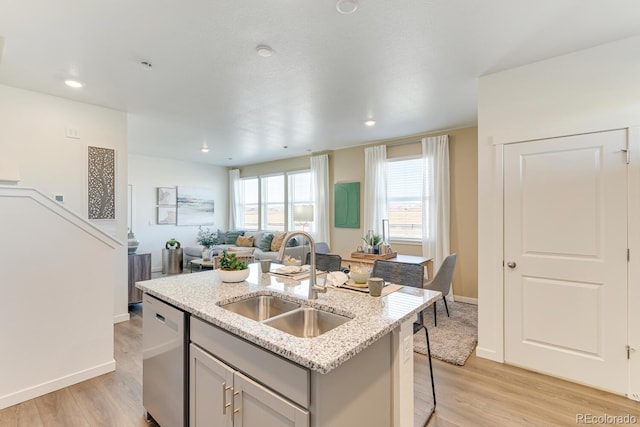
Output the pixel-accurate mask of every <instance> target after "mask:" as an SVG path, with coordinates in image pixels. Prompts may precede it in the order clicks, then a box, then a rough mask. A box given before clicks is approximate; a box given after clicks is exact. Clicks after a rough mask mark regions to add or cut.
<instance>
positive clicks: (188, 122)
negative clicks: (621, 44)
mask: <svg viewBox="0 0 640 427" xmlns="http://www.w3.org/2000/svg"><path fill="white" fill-rule="evenodd" d="M0 11H1V12H0V37H3V38H4V49H2V43H1V42H0V55H1V56H0V84H6V85H10V86H15V87H19V88H24V89H30V90H34V91H38V92H44V93H48V94H52V95H56V96H61V97H64V98H69V99H73V100H76V101H80V102H86V103H90V104H96V105H101V106H105V107H109V108H114V109H117V110H122V111H126V112H127V113H128V126H129V132H128V137H129V141H128V142H129V152H130V153H137V154H145V155H152V156H158V157H168V158H174V159H181V160H186V161H196V162H205V163H211V164H216V165H223V166H237V165H246V164H251V163H257V162H262V161H269V160H275V159H281V158H286V157H294V156H300V155H305V154H309V153H310V152H318V151H322V150H330V149H337V148H344V147H349V146H355V145H361V144H365V143H368V142H372V141H377V140H383V139H389V138H397V137H403V136H409V135H416V134H420V133H426V132H433V131H438V130H444V129H451V128H457V127H464V126H469V125H475V124H476V121H477V79H478V77H479V76H482V75H485V74H489V73H493V72H496V71H500V70H504V69H508V68H513V67H516V66H519V65H523V64H527V63H531V62H535V61H538V60H541V59H545V58H549V57H553V56H557V55H561V54H565V53H568V52H571V51H575V50H579V49H584V48H588V47H592V46H595V45H598V44H602V43H607V42H610V41H614V40H618V39H622V38H626V37H631V36H634V35H637V34H640V25H639V24H638V19H639V18H640V1H638V0H536V1H532V0H394V1H390V0H359V7H358V9H357V10H356V12H355V13H353V14H349V15H345V14H340V13H338V12H337V10H336V1H335V0H206V1H205V0H190V1H187V2H185V1H178V0H110V1H87V0H57V1H49V0H0ZM261 44H266V45H269V46H271V47H272V49H273V55H272V56H271V57H267V58H265V57H261V56H258V55H257V53H256V46H258V45H261ZM142 61H147V62H150V63H151V64H152V68H151V69H145V68H144V67H143V66H142V65H140V63H141V62H142ZM71 77H75V78H76V79H77V80H80V81H82V82H84V83H85V87H84V88H82V89H71V88H69V87H67V86H65V85H64V83H63V82H64V80H65V79H68V78H71ZM368 118H373V119H375V120H376V121H377V124H376V125H375V126H373V127H367V126H365V125H364V121H365V120H366V119H368ZM80 131H81V130H80ZM203 144H206V145H208V147H209V148H210V151H209V153H206V154H204V153H201V152H200V147H201V146H202V145H203ZM285 146H286V147H288V148H284V147H285ZM230 158H231V160H230Z"/></svg>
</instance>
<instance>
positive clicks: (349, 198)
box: [334, 182, 360, 228]
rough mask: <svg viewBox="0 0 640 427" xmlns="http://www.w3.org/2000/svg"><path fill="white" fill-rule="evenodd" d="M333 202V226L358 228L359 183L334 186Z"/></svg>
mask: <svg viewBox="0 0 640 427" xmlns="http://www.w3.org/2000/svg"><path fill="white" fill-rule="evenodd" d="M334 202H335V204H334V206H335V210H334V219H335V226H336V227H339V228H360V183H359V182H345V183H341V184H335V187H334Z"/></svg>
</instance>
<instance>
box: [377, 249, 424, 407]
mask: <svg viewBox="0 0 640 427" xmlns="http://www.w3.org/2000/svg"><path fill="white" fill-rule="evenodd" d="M371 276H372V277H382V278H383V279H384V280H385V281H386V282H391V283H395V284H398V285H403V286H411V287H413V288H422V287H423V284H424V268H423V267H422V265H420V264H411V263H407V262H395V261H386V260H380V259H377V260H375V262H374V263H373V272H372V273H371ZM423 313H424V310H423V311H421V312H420V313H418V320H417V321H416V322H413V333H414V334H415V333H416V332H418V331H419V330H420V329H424V333H425V335H426V338H427V356H428V358H429V375H430V376H431V392H432V393H433V408H434V409H435V407H436V387H435V384H434V382H433V366H432V363H431V345H430V343H429V331H428V330H427V326H426V325H425V324H424V316H423Z"/></svg>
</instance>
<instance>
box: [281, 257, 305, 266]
mask: <svg viewBox="0 0 640 427" xmlns="http://www.w3.org/2000/svg"><path fill="white" fill-rule="evenodd" d="M283 263H284V265H295V266H297V267H300V266H301V265H302V261H300V260H299V259H291V260H289V259H285V260H284V261H283Z"/></svg>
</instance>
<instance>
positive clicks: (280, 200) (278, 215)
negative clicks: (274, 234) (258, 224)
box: [260, 175, 286, 231]
mask: <svg viewBox="0 0 640 427" xmlns="http://www.w3.org/2000/svg"><path fill="white" fill-rule="evenodd" d="M260 181H261V187H262V225H263V227H262V228H263V229H264V230H271V231H285V230H286V229H285V221H284V193H285V188H284V182H285V181H284V175H272V176H265V177H261V178H260Z"/></svg>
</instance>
